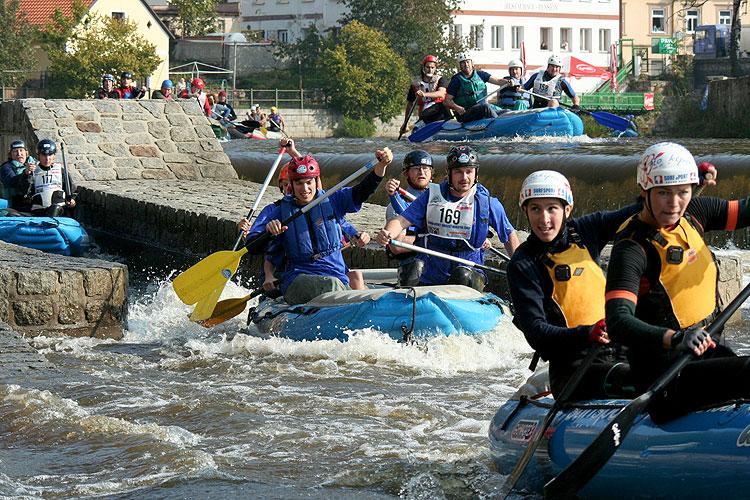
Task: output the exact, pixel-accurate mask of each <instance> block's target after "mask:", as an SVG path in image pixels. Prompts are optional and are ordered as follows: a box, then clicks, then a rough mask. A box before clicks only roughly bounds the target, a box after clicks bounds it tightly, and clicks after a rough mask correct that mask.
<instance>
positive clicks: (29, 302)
mask: <svg viewBox="0 0 750 500" xmlns="http://www.w3.org/2000/svg"><path fill="white" fill-rule="evenodd" d="M127 287H128V269H127V267H126V266H124V265H123V264H117V263H113V262H107V261H103V260H93V259H84V258H79V257H63V256H59V255H53V254H48V253H44V252H41V251H39V250H32V249H28V248H23V247H19V246H17V245H12V244H9V243H4V242H0V297H2V298H0V321H2V322H5V323H8V324H9V325H10V326H11V327H12V328H13V329H14V330H16V331H17V332H19V333H22V334H24V335H26V336H36V335H40V334H45V335H46V334H52V333H61V334H64V335H69V336H93V337H99V338H103V337H111V338H120V337H122V324H123V322H124V320H125V317H126V313H127V299H126V290H127Z"/></svg>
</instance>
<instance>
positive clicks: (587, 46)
mask: <svg viewBox="0 0 750 500" xmlns="http://www.w3.org/2000/svg"><path fill="white" fill-rule="evenodd" d="M580 50H581V52H591V28H581V46H580Z"/></svg>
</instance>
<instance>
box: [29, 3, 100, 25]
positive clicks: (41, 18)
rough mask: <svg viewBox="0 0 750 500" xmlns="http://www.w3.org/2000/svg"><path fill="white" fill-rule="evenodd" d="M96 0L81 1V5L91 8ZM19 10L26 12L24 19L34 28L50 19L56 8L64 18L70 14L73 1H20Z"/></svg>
mask: <svg viewBox="0 0 750 500" xmlns="http://www.w3.org/2000/svg"><path fill="white" fill-rule="evenodd" d="M95 1H96V0H82V2H83V5H84V6H86V7H89V8H90V7H91V4H93V3H94V2H95ZM20 4H21V8H20V10H21V11H23V12H26V18H27V19H28V20H29V24H33V25H35V26H44V25H46V24H47V21H49V19H50V18H51V17H52V14H53V13H54V12H55V9H56V8H57V7H60V10H61V11H62V13H63V14H65V15H66V16H69V15H70V13H71V5H72V4H73V0H20Z"/></svg>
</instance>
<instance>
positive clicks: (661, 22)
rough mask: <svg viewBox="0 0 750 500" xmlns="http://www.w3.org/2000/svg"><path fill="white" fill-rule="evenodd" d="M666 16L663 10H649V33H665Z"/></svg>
mask: <svg viewBox="0 0 750 500" xmlns="http://www.w3.org/2000/svg"><path fill="white" fill-rule="evenodd" d="M665 17H666V14H665V11H664V9H651V32H652V33H665V32H666V27H667V24H666V22H665V19H664V18H665Z"/></svg>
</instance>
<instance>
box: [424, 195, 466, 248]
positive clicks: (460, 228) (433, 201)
mask: <svg viewBox="0 0 750 500" xmlns="http://www.w3.org/2000/svg"><path fill="white" fill-rule="evenodd" d="M429 190H430V199H429V202H428V203H427V213H426V223H427V233H428V234H431V235H434V236H439V237H441V238H449V239H454V240H465V241H468V240H470V239H471V230H472V228H473V227H474V194H475V193H476V191H477V187H476V186H474V187H472V188H471V191H469V193H468V194H467V195H466V196H464V197H463V198H461V199H460V200H458V201H456V202H453V201H448V200H446V199H445V198H443V194H442V193H441V192H440V186H439V185H438V184H430V187H429Z"/></svg>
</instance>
